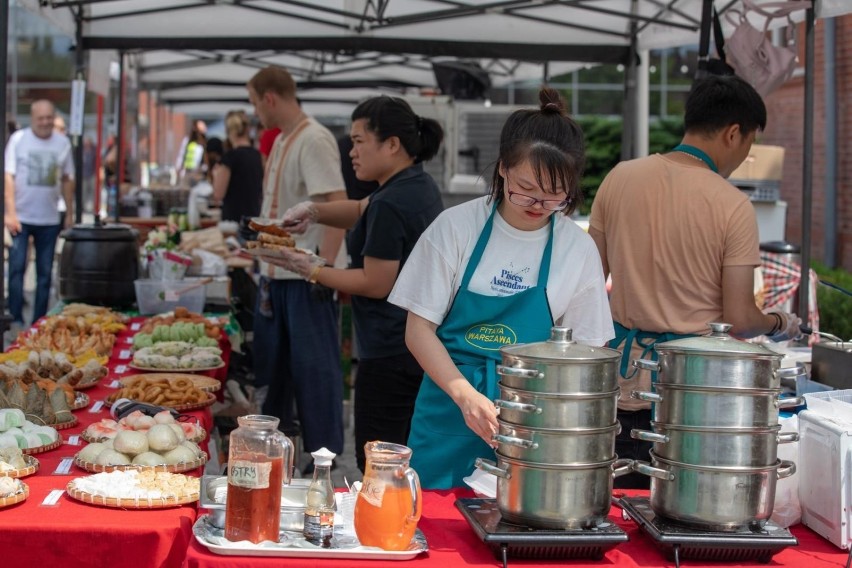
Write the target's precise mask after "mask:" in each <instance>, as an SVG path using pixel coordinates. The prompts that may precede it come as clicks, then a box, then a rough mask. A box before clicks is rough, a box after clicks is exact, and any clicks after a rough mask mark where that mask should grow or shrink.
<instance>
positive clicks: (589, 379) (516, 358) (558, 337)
mask: <svg viewBox="0 0 852 568" xmlns="http://www.w3.org/2000/svg"><path fill="white" fill-rule="evenodd" d="M571 337H572V333H571V330H570V329H569V328H567V327H553V328H552V329H551V330H550V339H548V340H547V341H542V342H539V343H523V344H519V345H510V346H506V347H502V348H501V349H500V354H501V356H502V359H503V364H502V365H498V366H497V373H498V374H499V375H501V376H502V379H501V382H502V383H503V384H504V385H506V386H507V387H509V388H516V389H521V390H526V391H531V392H549V393H561V394H568V393H575V394H579V393H601V392H610V391H613V390H615V389H616V388H618V378H617V377H618V373H617V370H618V361H619V357H620V355H619V353H618V351H616V350H614V349H609V348H606V347H590V346H587V345H581V344H579V343H577V342H575V341H573V340H572V338H571Z"/></svg>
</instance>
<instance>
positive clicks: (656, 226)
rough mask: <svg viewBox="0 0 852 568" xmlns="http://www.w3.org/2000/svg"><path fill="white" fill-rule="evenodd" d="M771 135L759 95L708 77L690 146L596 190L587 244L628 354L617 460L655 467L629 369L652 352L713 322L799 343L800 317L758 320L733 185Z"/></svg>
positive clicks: (743, 218) (750, 259) (748, 230)
mask: <svg viewBox="0 0 852 568" xmlns="http://www.w3.org/2000/svg"><path fill="white" fill-rule="evenodd" d="M765 126H766V107H765V106H764V104H763V101H762V100H761V98H760V95H759V94H758V93H757V92H756V91H755V90H754V88H752V87H751V85H749V84H748V83H747V82H746V81H744V80H742V79H740V78H738V77H735V76H726V77H721V76H710V77H708V78H706V79H703V80H700V81H697V82H696V83H695V84H694V85H693V86H692V89H691V91H690V93H689V96H688V98H687V101H686V109H685V116H684V129H685V134H684V137H683V140H682V142H681V143H680V144H679V145H678V146H676V147H675V148H673V149H672V150H671V151H670V152H668V153H665V154H655V155H653V156H648V157H645V158H639V159H637V160H630V161H627V162H622V163H620V164H618V165H617V166H616V167H615V168H614V169H613V170H612V171H611V172H610V173H609V174H608V175H607V177H606V178H605V179H604V181H603V183H602V184H601V187H600V189H598V192H597V195H596V196H595V201H594V203H593V205H592V214H591V218H590V221H589V234H590V235H591V236H592V238H593V239H594V241H595V243H596V245H597V247H598V250H599V251H600V256H601V260H602V262H603V270H604V273H605V274H610V273H611V274H612V292H611V308H612V316H613V320H614V321H613V323H614V325H615V331H616V338H615V339H614V340H613V341H612V342H611V345H610V346H611V347H613V348H616V349H619V350H621V351H622V353H623V358H622V361H621V366H620V375H621V376H620V382H621V389H622V394H621V398H620V400H619V403H618V405H619V412H618V419H619V422H621V426H622V428H621V434H620V435H619V436H618V439H617V441H616V453H617V454H618V456H619V457H620V458H631V459H641V460H648V459H649V454H648V452H649V450H650V449H651V447H652V444H651V443H648V442H640V441H638V440H633V439H631V438H630V431H631V429H633V428H639V429H642V430H651V417H652V415H651V409H650V403H647V402H643V401H638V400H635V399H632V398H630V391H632V390H643V391H648V390H650V387H651V382H652V379H653V377H652V376H651V374H650V373H649V372H648V371H639V370H634V369H632V368H631V366H630V361H631V360H632V359H639V358H654V359H656V352H655V351H654V349H653V346H654V344H655V343H657V342H661V341H669V340H671V339H677V338H679V337H685V336H691V335H699V334H704V333H706V332H708V331H709V329H708V327H707V324H708V323H709V322H727V323H730V324H732V325H733V328H732V330H731V333H733V334H734V335H736V336H738V337H754V336H757V335H762V334H765V335H768V336H770V337H771V338H772V339H775V340H783V339H791V338H796V337H799V336H800V335H801V332H800V331H799V325H800V324H801V321H800V320H799V318H798V317H796V316H795V315H794V314H787V313H783V312H778V311H772V312H767V313H762V312H761V311H760V309H758V307H757V305H756V304H755V299H754V284H753V283H754V268H755V267H756V266H758V265H759V264H760V252H759V249H758V232H757V219H756V217H755V212H754V208H753V207H752V205H751V203H750V201H749V198H748V196H747V195H746V194H744V193H743V192H741V191H740V190H738V189H737V188H736V187H734V186H733V185H731V184H730V183H728V181H727V180H726V178H727V177H728V176H729V175H730V174H731V172H733V171H734V170H735V169H736V168H737V166H739V165H740V163H741V162H742V161H743V160H744V159H745V158H746V156H748V153H749V149H750V148H751V145H752V142H754V139H755V135H756V134H757V132H758V131H759V130H762V129H763V128H764V127H765ZM648 484H649V478H648V477H645V476H641V475H638V474H631V475H626V476H623V477H619V478H617V479H616V480H615V485H616V486H617V487H639V488H641V487H648Z"/></svg>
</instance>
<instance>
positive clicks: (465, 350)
mask: <svg viewBox="0 0 852 568" xmlns="http://www.w3.org/2000/svg"><path fill="white" fill-rule="evenodd" d="M539 97H540V99H541V108H540V109H538V110H532V109H529V110H519V111H516V112H514V113H512V115H511V116H510V117H509V118H508V120H507V121H506V124H505V125H504V127H503V131H502V134H501V137H500V153H499V166H498V167H497V168H495V172H494V176H493V178H492V183H491V193H490V195H489V196H487V197H482V198H479V199H476V200H472V201H469V202H467V203H463V204H461V205H459V206H457V207H454V208H451V209H449V210H446V211H445V212H444V214H442V215H441V216H439V218H438V219H437V220H436V221H435V222H434V223H433V224H432V226H431V227H430V228H429V229H427V231H426V233H424V237H423V238H421V240H420V241H418V244H417V246H416V247H415V249H414V251H413V252H412V255H411V257H410V258H409V262H408V264H406V266H405V267H404V268H403V270H402V272H401V274H400V276H399V278H398V280H397V284H396V286H395V287H394V291H393V292H392V293H391V295H390V297H389V301H390V302H391V303H394V304H396V305H399V306H401V307H403V308H405V309H406V310H408V312H409V314H408V320H407V326H406V344H407V345H408V347H409V349H410V350H411V352H412V354H414V356H415V357H416V358H417V360H418V362H419V363H420V365H421V366H422V367H423V369H424V370H425V371H426V375H425V377H424V380H423V382H422V384H421V386H420V392H419V393H418V397H417V401H416V403H415V407H414V416H413V418H412V422H411V433H410V434H409V438H408V445H409V446H410V447H411V449H412V450H413V453H412V458H411V465H412V467H413V468H414V469H415V470H416V471H417V473H418V474H419V475H420V481H421V484H422V486H423V487H424V488H431V489H444V488H451V487H459V486H462V485H463V484H464V481H463V478H464V477H465V476H468V475H470V474H471V473H472V472H473V471H474V462H475V461H476V458H478V457H487V458H494V449H493V448H494V446H495V445H496V444H495V443H494V442H493V441H492V437H493V435H494V434H495V433H497V430H498V427H499V424H498V421H497V409H496V408H495V406H494V400H495V399H497V398H499V395H500V393H499V388H498V380H499V378H498V376H497V373H496V364H497V362H498V361H500V359H501V355H500V348H501V347H502V346H504V345H511V344H515V343H532V342H539V341H545V340H546V339H547V338H548V337H549V336H550V329H551V327H552V326H553V322H554V315H558V316H559V317H562V316H566V317H568V319H569V320H571V321H570V322H569V323H570V324H571V325H574V324H578V323H579V324H580V326H581V327H584V328H585V329H583V330H582V331H583V332H586V335H585V338H586V339H587V340H589V341H595V342H597V343H596V344H597V345H603V344H604V343H605V342H606V341H607V340H609V339H610V338H611V337H612V321H611V315H610V312H609V305H608V302H607V298H606V291H605V286H604V280H603V271H602V269H601V263H600V257H599V256H598V254H597V250H596V249H595V248H594V243H593V242H592V241H591V238H590V237H589V236H588V235H586V234H585V233H584V232H583V230H582V229H580V228H578V227H577V226H576V225H575V224H574V223H573V222H572V221H571V220H570V219H569V218H568V217H567V214H569V213H570V212H571V211H573V209H574V207H575V206H576V204H577V203H578V201H579V198H580V196H581V192H580V187H579V181H580V176H581V174H582V165H583V159H584V157H583V152H584V147H583V135H582V131H581V130H580V128H579V126H578V125H577V124H576V123H575V122H574V121H573V120H572V119H570V118H569V117H568V116H567V115H566V114H565V112H564V106H563V105H562V102H561V99H560V98H559V95H558V93H557V92H556V91H554V90H553V89H543V90H542V91H541V93H540V94H539ZM492 202H493V203H492ZM555 251H558V253H557V252H555ZM536 269H537V271H536ZM557 275H558V276H557ZM548 286H549V287H551V290H550V293H549V294H548V291H547V288H548ZM450 299H452V301H450ZM551 304H553V306H554V309H553V311H551ZM557 310H558V311H557ZM569 312H570V317H569ZM581 334H582V332H581Z"/></svg>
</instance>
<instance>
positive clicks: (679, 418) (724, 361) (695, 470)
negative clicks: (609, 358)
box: [631, 323, 802, 531]
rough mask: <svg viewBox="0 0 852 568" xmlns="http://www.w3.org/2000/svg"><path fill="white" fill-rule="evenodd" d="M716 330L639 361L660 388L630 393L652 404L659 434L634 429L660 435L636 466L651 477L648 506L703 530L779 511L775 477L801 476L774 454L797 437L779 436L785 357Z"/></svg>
mask: <svg viewBox="0 0 852 568" xmlns="http://www.w3.org/2000/svg"><path fill="white" fill-rule="evenodd" d="M710 328H711V333H710V334H709V335H705V336H701V337H691V338H685V339H678V340H675V341H668V342H665V343H661V344H658V345H656V346H655V350H656V351H657V354H658V357H659V361H657V362H655V361H647V360H636V361H634V365H635V366H636V367H639V368H641V369H647V370H651V371H656V372H657V373H658V379H657V382H656V383H655V384H654V391H655V392H639V391H634V392H633V393H632V396H633V397H634V398H638V399H641V400H646V401H650V402H653V403H654V410H653V418H654V421H653V422H652V427H653V432H647V431H642V430H633V431H632V432H631V436H632V437H634V438H637V439H640V440H646V441H650V442H654V448H653V450H652V452H651V463H650V464H648V463H645V462H639V461H637V462H635V463H634V464H633V468H634V470H635V471H637V472H639V473H642V474H645V475H649V476H651V496H650V505H651V508H652V509H653V510H654V512H655V513H656V514H657V515H660V516H662V517H666V518H668V519H670V520H674V521H676V522H678V523H680V524H684V525H687V526H691V527H694V528H696V529H703V530H710V531H733V530H737V529H739V528H741V527H745V526H758V527H762V526H763V524H765V522H766V521H767V519H769V517H770V515H771V514H772V508H773V504H774V502H775V485H776V482H777V480H778V479H781V478H784V477H787V476H790V475H792V474H793V473H795V471H796V466H795V464H794V463H792V462H788V461H779V460H778V459H777V451H778V444H779V443H783V442H792V441H795V440H797V439H798V436H797V434H795V433H789V434H785V433H780V432H779V430H780V426H779V425H778V410H779V408H785V407H791V406H797V405H798V404H801V403H802V401H801V400H800V399H798V398H794V399H779V395H780V393H781V388H780V386H781V377H780V374H779V372H778V367H779V365H780V361H781V358H782V355H779V354H777V353H775V352H773V351H771V350H769V349H767V348H765V347H763V346H761V345H756V344H751V343H746V342H742V341H738V340H736V339H734V338H733V337H731V336H730V335H728V331H729V330H730V329H731V326H730V325H729V324H724V323H711V324H710Z"/></svg>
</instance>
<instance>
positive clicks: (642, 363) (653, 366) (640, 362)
mask: <svg viewBox="0 0 852 568" xmlns="http://www.w3.org/2000/svg"><path fill="white" fill-rule="evenodd" d="M633 366H634V367H636V368H637V369H644V370H646V371H654V372H655V373H659V372H660V364H659V363H658V362H657V361H651V360H650V359H633Z"/></svg>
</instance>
